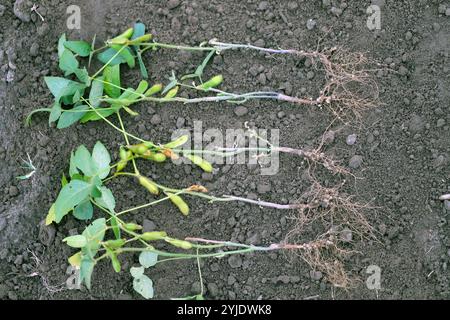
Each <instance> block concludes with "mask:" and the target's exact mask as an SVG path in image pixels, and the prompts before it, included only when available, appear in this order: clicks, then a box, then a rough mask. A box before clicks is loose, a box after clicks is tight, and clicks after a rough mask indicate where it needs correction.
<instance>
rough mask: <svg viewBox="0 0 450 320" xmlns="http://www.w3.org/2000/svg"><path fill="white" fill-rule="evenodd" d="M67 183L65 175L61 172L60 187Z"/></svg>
mask: <svg viewBox="0 0 450 320" xmlns="http://www.w3.org/2000/svg"><path fill="white" fill-rule="evenodd" d="M68 183H69V181H67V178H66V175H65V174H64V172H63V174H62V177H61V187H62V188H64V187H65V186H66V185H67V184H68Z"/></svg>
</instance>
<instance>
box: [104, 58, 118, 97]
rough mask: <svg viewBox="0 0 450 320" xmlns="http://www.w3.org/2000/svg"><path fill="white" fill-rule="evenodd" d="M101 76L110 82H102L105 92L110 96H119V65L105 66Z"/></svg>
mask: <svg viewBox="0 0 450 320" xmlns="http://www.w3.org/2000/svg"><path fill="white" fill-rule="evenodd" d="M103 76H104V78H105V81H106V82H109V83H110V84H109V83H105V84H104V87H105V92H106V94H107V95H108V96H110V97H111V98H118V97H120V94H121V93H120V88H118V87H120V65H115V66H107V67H106V68H105V70H104V71H103Z"/></svg>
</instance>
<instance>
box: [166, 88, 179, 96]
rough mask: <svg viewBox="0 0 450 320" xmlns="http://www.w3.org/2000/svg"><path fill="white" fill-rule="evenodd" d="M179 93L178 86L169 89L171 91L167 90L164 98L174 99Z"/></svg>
mask: <svg viewBox="0 0 450 320" xmlns="http://www.w3.org/2000/svg"><path fill="white" fill-rule="evenodd" d="M177 93H178V86H176V87H175V88H173V89H171V90H169V92H167V94H166V95H165V96H164V99H172V98H173V97H175V96H176V95H177Z"/></svg>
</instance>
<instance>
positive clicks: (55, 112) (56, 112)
mask: <svg viewBox="0 0 450 320" xmlns="http://www.w3.org/2000/svg"><path fill="white" fill-rule="evenodd" d="M61 112H62V109H61V104H60V103H59V102H58V101H55V103H54V104H53V107H52V109H51V111H50V116H49V117H48V123H49V124H50V123H52V122H55V121H56V120H58V119H59V117H60V116H61Z"/></svg>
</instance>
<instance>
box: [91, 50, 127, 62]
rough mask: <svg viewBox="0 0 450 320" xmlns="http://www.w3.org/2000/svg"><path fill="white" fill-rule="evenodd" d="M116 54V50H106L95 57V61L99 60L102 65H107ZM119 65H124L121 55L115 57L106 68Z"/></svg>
mask: <svg viewBox="0 0 450 320" xmlns="http://www.w3.org/2000/svg"><path fill="white" fill-rule="evenodd" d="M116 53H117V51H116V50H114V49H111V48H108V49H106V50H105V51H103V52H102V53H100V54H98V55H97V59H98V60H100V61H101V62H102V63H103V64H106V63H108V61H109V60H111V58H112V57H114V55H115V54H116ZM121 63H125V59H124V58H123V57H122V56H121V55H117V56H116V57H115V58H114V59H113V60H112V61H111V62H110V63H109V65H108V66H115V65H118V64H121Z"/></svg>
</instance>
